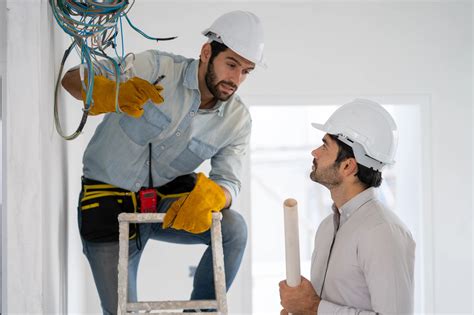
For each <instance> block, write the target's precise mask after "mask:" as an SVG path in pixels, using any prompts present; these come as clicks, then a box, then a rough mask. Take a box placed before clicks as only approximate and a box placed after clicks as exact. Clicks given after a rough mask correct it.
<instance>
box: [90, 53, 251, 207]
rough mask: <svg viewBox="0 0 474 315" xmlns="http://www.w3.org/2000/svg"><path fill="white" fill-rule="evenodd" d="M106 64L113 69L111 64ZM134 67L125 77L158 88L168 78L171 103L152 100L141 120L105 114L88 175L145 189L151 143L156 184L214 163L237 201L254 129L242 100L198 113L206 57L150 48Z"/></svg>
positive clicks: (215, 176)
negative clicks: (201, 71)
mask: <svg viewBox="0 0 474 315" xmlns="http://www.w3.org/2000/svg"><path fill="white" fill-rule="evenodd" d="M101 63H103V64H105V65H107V67H108V68H109V69H112V66H111V65H110V64H109V62H108V61H101ZM132 64H133V67H132V68H130V69H128V70H127V72H126V74H125V75H124V76H122V78H121V80H127V79H129V78H130V77H132V76H138V77H140V78H142V79H144V80H147V81H149V82H151V83H153V82H155V81H156V80H157V79H158V77H160V76H162V75H164V76H165V77H164V78H163V79H162V80H161V81H160V84H161V85H162V86H163V87H164V90H163V91H162V93H161V94H162V96H163V97H164V102H163V103H162V104H159V105H157V104H154V103H153V102H151V101H148V102H147V103H146V104H145V106H144V114H143V116H142V117H140V118H133V117H131V116H128V115H126V114H118V113H109V114H106V115H105V117H104V120H103V121H102V122H101V123H100V125H99V126H98V127H97V129H96V131H95V134H94V136H93V137H92V139H91V141H90V142H89V144H88V146H87V149H86V151H85V153H84V158H83V164H84V168H83V172H84V176H85V177H87V178H90V179H95V180H98V181H102V182H105V183H109V184H112V185H114V186H117V187H121V188H124V189H127V190H130V191H138V190H139V189H140V188H141V187H145V186H148V177H149V176H148V174H149V162H148V161H149V149H148V144H149V143H151V144H152V168H151V169H152V176H153V185H154V186H161V185H164V184H166V183H168V182H170V181H171V180H173V179H174V178H176V177H177V176H180V175H184V174H188V173H191V172H193V171H194V170H195V169H196V168H197V167H198V166H199V165H200V164H201V163H202V162H203V161H205V160H208V159H210V160H211V171H210V173H209V177H210V178H211V179H212V180H214V181H215V182H216V183H218V184H219V185H221V186H223V187H225V188H227V190H228V191H229V192H230V194H231V196H232V200H235V198H236V196H237V194H238V193H239V191H240V186H241V181H240V174H241V170H242V162H243V157H244V155H245V154H246V152H247V149H248V143H249V138H250V132H251V124H252V121H251V117H250V113H249V111H248V109H247V107H246V106H245V105H244V104H243V102H242V101H241V99H240V98H239V97H238V96H237V95H234V96H232V97H231V98H230V99H229V100H227V101H226V102H220V101H218V102H217V104H216V106H214V108H213V109H209V110H204V109H199V105H200V103H201V94H200V92H199V85H198V66H199V60H195V59H188V58H185V57H182V56H177V55H173V54H169V53H164V52H161V51H157V50H148V51H145V52H143V53H140V54H137V55H135V59H134V61H133V63H132ZM94 68H95V71H96V75H97V74H102V75H105V76H107V77H108V78H110V79H115V78H114V76H113V75H111V74H107V72H106V71H104V70H103V69H101V67H98V66H97V65H95V67H94Z"/></svg>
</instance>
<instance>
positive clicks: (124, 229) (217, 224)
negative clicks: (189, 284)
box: [117, 212, 228, 315]
mask: <svg viewBox="0 0 474 315" xmlns="http://www.w3.org/2000/svg"><path fill="white" fill-rule="evenodd" d="M164 217H165V214H164V213H121V214H119V216H118V221H119V233H120V234H119V263H118V305H117V314H139V312H140V311H147V312H150V311H154V310H175V309H199V308H215V309H217V312H212V313H202V314H209V315H211V314H227V313H228V310H227V295H226V291H227V290H226V281H225V269H224V250H223V246H222V229H221V220H222V213H220V212H214V213H213V214H212V225H211V249H212V257H213V258H212V262H213V273H214V287H215V294H216V299H215V300H190V301H148V302H134V303H128V302H127V298H128V256H129V244H128V242H129V229H130V228H129V224H130V223H161V222H163V219H164ZM153 314H162V315H164V314H176V313H169V312H159V313H153ZM195 314H201V313H195Z"/></svg>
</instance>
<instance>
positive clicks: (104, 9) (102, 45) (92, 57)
mask: <svg viewBox="0 0 474 315" xmlns="http://www.w3.org/2000/svg"><path fill="white" fill-rule="evenodd" d="M49 3H50V6H51V9H52V12H53V16H54V18H55V19H56V22H57V23H58V25H59V26H60V27H61V28H62V29H63V31H64V32H65V33H66V34H68V35H69V36H71V40H72V43H71V45H70V46H69V47H68V49H66V51H65V52H64V55H63V59H62V61H61V66H60V70H59V74H58V78H57V81H56V87H55V95H54V120H55V125H56V130H57V132H58V133H59V135H60V136H61V137H63V138H64V139H66V140H72V139H74V138H76V137H77V136H78V135H79V134H80V133H81V132H82V129H83V128H84V125H85V123H86V121H87V116H88V114H89V110H90V108H91V106H93V99H92V92H93V86H94V65H96V66H98V67H100V68H101V69H102V70H103V71H104V72H106V73H109V74H112V75H114V76H115V82H116V85H115V86H116V90H115V110H116V112H118V113H120V112H121V111H120V107H119V104H118V95H119V79H120V75H121V73H122V71H123V70H122V69H121V66H122V64H123V61H124V60H125V58H126V57H127V56H128V54H127V55H125V56H124V50H125V49H124V42H123V29H122V18H123V17H125V19H126V21H127V22H128V24H129V25H130V27H132V29H134V30H135V31H136V32H138V33H139V34H141V35H142V36H144V37H145V38H147V39H151V40H155V41H165V40H172V39H175V38H176V37H166V38H158V37H151V36H148V35H146V34H145V33H144V32H143V31H141V30H140V29H139V28H137V27H136V26H135V25H133V24H132V22H131V21H130V19H129V17H128V16H127V13H128V12H129V11H130V9H131V8H132V7H133V4H134V3H135V0H132V2H131V3H130V2H129V1H128V0H49ZM118 34H120V39H121V48H122V49H121V54H119V52H118V51H117V36H118ZM109 47H112V48H113V49H114V51H115V55H116V56H115V59H114V58H111V57H110V56H108V54H107V53H106V52H105V51H106V49H107V48H109ZM74 48H76V50H77V52H78V54H79V55H80V58H81V67H84V68H85V69H87V81H86V82H87V86H86V84H84V81H82V85H83V89H84V90H85V91H86V95H85V100H84V108H83V114H82V118H81V121H80V123H79V126H78V128H77V130H76V131H75V132H74V133H73V134H71V135H65V134H64V132H63V130H62V128H61V123H60V119H59V113H58V107H59V106H58V93H59V85H60V82H61V77H62V73H63V69H64V64H65V62H66V60H67V58H68V56H69V55H70V53H71V51H72V50H73V49H74ZM97 57H102V58H106V59H108V60H109V61H110V62H111V64H112V65H113V69H108V68H107V67H106V66H105V65H103V64H102V63H99V62H98V58H97ZM82 71H83V69H82ZM82 79H83V78H81V80H82Z"/></svg>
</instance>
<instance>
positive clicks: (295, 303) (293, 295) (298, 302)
mask: <svg viewBox="0 0 474 315" xmlns="http://www.w3.org/2000/svg"><path fill="white" fill-rule="evenodd" d="M279 286H280V304H281V306H283V308H284V310H282V311H281V313H280V314H288V313H292V314H294V315H306V314H308V315H309V314H311V315H314V314H317V312H318V306H319V302H320V301H321V299H320V297H319V296H318V295H317V294H316V291H314V288H313V285H312V284H311V282H310V281H309V280H308V279H306V278H305V277H301V283H300V285H299V286H297V287H290V286H288V285H287V284H286V281H285V280H283V281H280V284H279Z"/></svg>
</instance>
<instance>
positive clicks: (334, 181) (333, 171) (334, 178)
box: [309, 161, 342, 189]
mask: <svg viewBox="0 0 474 315" xmlns="http://www.w3.org/2000/svg"><path fill="white" fill-rule="evenodd" d="M313 165H314V167H315V169H314V170H312V171H311V173H310V174H309V177H310V178H311V180H312V181H314V182H316V183H320V184H321V185H323V186H325V187H327V188H328V189H331V188H333V187H336V186H339V185H340V184H341V183H342V179H341V177H340V176H339V174H338V172H337V169H338V167H339V165H337V164H336V163H333V164H332V165H330V166H328V167H327V168H325V169H320V168H319V169H318V163H317V162H316V161H314V162H313Z"/></svg>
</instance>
